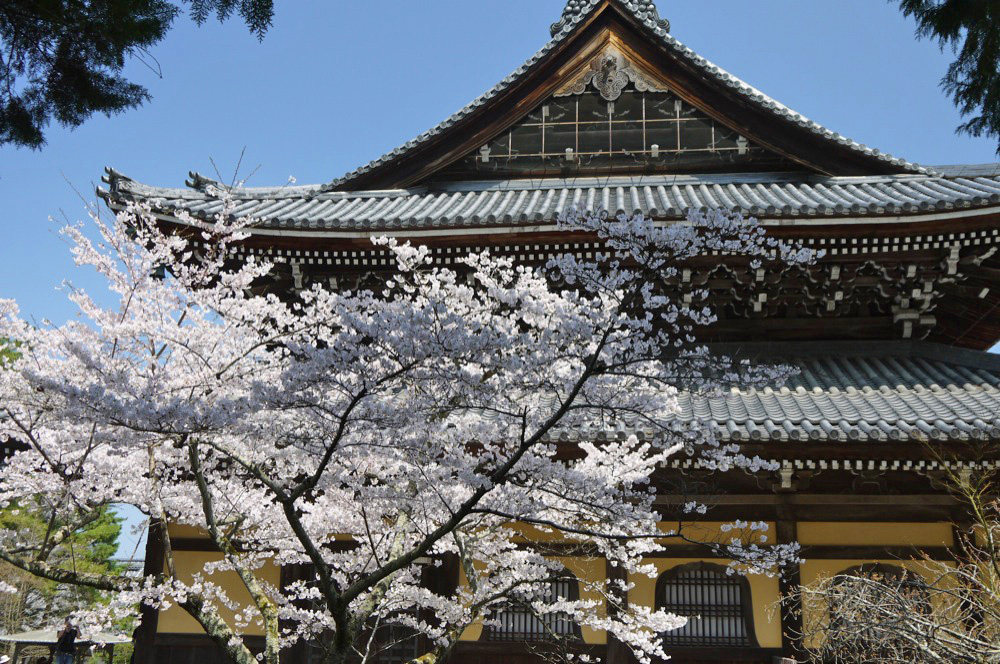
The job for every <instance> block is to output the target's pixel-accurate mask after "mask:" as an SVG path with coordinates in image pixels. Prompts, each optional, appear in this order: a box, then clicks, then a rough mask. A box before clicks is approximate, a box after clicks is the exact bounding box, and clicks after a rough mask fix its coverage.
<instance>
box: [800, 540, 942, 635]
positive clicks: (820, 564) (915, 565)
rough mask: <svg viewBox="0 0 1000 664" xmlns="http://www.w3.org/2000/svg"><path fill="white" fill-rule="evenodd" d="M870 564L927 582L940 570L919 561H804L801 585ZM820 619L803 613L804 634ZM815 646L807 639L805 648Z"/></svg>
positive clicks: (807, 611) (933, 579)
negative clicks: (909, 573)
mask: <svg viewBox="0 0 1000 664" xmlns="http://www.w3.org/2000/svg"><path fill="white" fill-rule="evenodd" d="M870 564H880V565H889V566H893V567H902V568H904V569H906V570H908V571H910V572H912V573H914V574H919V575H920V576H922V577H924V579H926V580H927V581H928V582H933V581H935V580H936V579H937V578H938V576H939V573H940V568H939V569H938V570H937V571H935V570H934V569H931V568H930V567H928V566H927V564H926V563H924V562H921V561H919V560H898V559H866V560H861V559H844V560H806V561H804V562H803V563H802V565H801V571H802V574H801V579H802V585H803V586H804V587H809V586H811V585H813V584H815V583H817V582H819V581H821V580H823V579H829V578H830V577H833V576H836V575H837V574H841V573H842V572H845V571H847V570H849V569H852V568H855V567H858V566H860V565H870ZM937 564H939V565H948V564H947V563H937ZM813 609H814V610H820V611H822V610H826V609H824V608H822V607H820V606H818V605H817V606H815V607H813ZM820 619H822V617H821V616H816V615H811V614H810V611H809V610H805V611H803V616H802V620H803V623H804V625H805V630H806V633H807V634H808V633H810V632H812V631H814V630H815V628H816V624H817V622H816V621H817V620H820ZM813 645H815V643H814V639H807V641H806V646H807V647H812V646H813Z"/></svg>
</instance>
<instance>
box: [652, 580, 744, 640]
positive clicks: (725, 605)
mask: <svg viewBox="0 0 1000 664" xmlns="http://www.w3.org/2000/svg"><path fill="white" fill-rule="evenodd" d="M656 599H657V608H661V609H665V610H666V611H668V612H670V613H673V614H676V615H679V616H685V617H687V618H689V620H688V623H687V624H686V625H685V626H684V627H681V628H680V629H676V630H673V631H670V632H667V633H666V634H664V635H663V643H664V645H667V646H723V647H741V646H756V645H757V644H756V638H755V636H754V634H753V624H752V621H751V620H750V616H751V615H752V607H753V605H752V602H751V599H750V587H749V584H748V583H747V580H746V579H745V578H743V577H742V576H739V575H735V574H728V573H727V570H726V568H725V567H722V566H720V565H710V564H707V563H694V564H691V565H681V566H680V567H675V568H674V569H672V570H669V571H667V572H665V573H664V574H663V575H662V576H660V579H659V581H658V582H657V598H656Z"/></svg>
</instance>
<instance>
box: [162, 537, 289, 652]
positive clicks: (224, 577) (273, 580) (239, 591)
mask: <svg viewBox="0 0 1000 664" xmlns="http://www.w3.org/2000/svg"><path fill="white" fill-rule="evenodd" d="M219 560H222V554H221V553H217V552H212V551H175V552H174V563H175V565H176V567H177V575H178V576H179V577H180V578H181V580H183V581H185V582H190V581H191V580H192V579H193V578H194V574H195V573H196V572H199V571H201V570H203V569H204V566H205V564H206V563H209V562H215V561H219ZM164 571H166V570H164ZM256 573H257V577H258V578H259V579H261V580H262V581H264V582H266V583H268V584H272V585H274V586H275V587H277V586H278V584H279V583H280V581H281V570H280V569H279V568H278V567H276V566H274V565H267V566H265V567H262V568H260V569H258V570H257V571H256ZM207 578H208V579H209V580H211V581H212V582H214V583H216V584H218V585H219V586H221V587H222V588H223V589H225V591H226V592H227V594H228V596H229V597H230V598H231V599H233V600H234V601H237V602H239V603H240V604H241V605H243V606H245V607H252V606H253V600H252V599H251V598H250V593H248V592H247V590H246V588H245V587H244V586H243V582H242V581H240V578H239V577H238V576H237V575H236V573H235V572H216V573H215V574H212V575H211V576H209V577H207ZM219 614H220V615H221V616H222V618H223V619H224V620H225V621H226V622H227V623H229V624H230V625H231V624H233V623H232V619H233V615H234V614H233V612H232V611H230V610H228V609H226V608H225V607H220V610H219ZM254 615H256V610H254ZM156 631H157V632H159V633H161V634H202V633H203V630H202V629H201V625H199V624H198V623H197V622H195V620H194V618H192V617H191V616H190V615H188V613H187V612H186V611H185V610H184V609H182V608H180V607H178V606H176V605H173V606H171V607H170V608H169V609H167V610H166V611H161V612H160V617H159V621H158V622H157V626H156ZM245 633H246V634H247V635H249V636H263V634H264V631H263V629H262V628H260V627H259V626H256V625H253V624H251V625H250V626H249V627H247V629H246V631H245Z"/></svg>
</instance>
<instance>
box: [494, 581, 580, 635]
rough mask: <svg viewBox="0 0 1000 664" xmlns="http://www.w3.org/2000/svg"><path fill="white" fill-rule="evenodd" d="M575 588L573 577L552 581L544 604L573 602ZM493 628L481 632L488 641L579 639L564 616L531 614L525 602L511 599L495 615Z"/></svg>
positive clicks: (572, 625)
mask: <svg viewBox="0 0 1000 664" xmlns="http://www.w3.org/2000/svg"><path fill="white" fill-rule="evenodd" d="M578 597H579V589H578V587H577V580H576V579H575V578H563V579H556V580H553V581H551V582H549V584H548V590H547V593H546V596H545V598H544V599H545V601H556V600H557V599H567V600H575V599H577V598H578ZM495 620H496V622H497V624H496V625H490V626H489V627H487V628H486V629H485V630H484V632H483V638H485V639H487V640H489V641H552V640H557V639H576V638H579V627H578V626H577V625H576V623H575V622H573V620H572V619H571V618H570V616H569V615H568V614H566V613H546V614H544V615H538V614H537V613H535V612H534V611H533V610H532V608H531V606H530V604H529V603H528V601H526V600H512V601H511V602H510V604H509V605H508V606H507V607H505V608H504V609H503V610H502V611H500V612H498V613H497V615H496V616H495Z"/></svg>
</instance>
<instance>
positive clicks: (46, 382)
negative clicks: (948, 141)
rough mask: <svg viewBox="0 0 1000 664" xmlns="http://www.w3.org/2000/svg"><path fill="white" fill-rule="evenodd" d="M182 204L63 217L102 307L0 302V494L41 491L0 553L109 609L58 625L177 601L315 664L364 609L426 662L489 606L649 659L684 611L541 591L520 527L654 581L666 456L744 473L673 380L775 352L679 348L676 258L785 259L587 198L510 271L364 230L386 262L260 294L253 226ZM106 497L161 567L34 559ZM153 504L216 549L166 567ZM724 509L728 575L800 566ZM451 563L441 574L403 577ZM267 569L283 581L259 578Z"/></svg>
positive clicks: (683, 313) (723, 374)
mask: <svg viewBox="0 0 1000 664" xmlns="http://www.w3.org/2000/svg"><path fill="white" fill-rule="evenodd" d="M218 193H219V195H220V196H223V197H225V196H226V195H227V194H226V192H218ZM182 221H183V222H184V224H185V226H186V228H187V229H188V231H187V232H168V231H167V230H165V229H164V228H161V227H160V226H158V224H157V222H156V221H155V218H154V216H153V214H152V211H151V210H150V209H149V208H148V207H144V206H142V205H139V204H135V205H131V206H130V207H128V209H127V210H125V211H124V212H122V213H120V214H119V215H118V216H117V217H116V218H114V219H110V220H103V219H101V218H100V216H99V215H96V216H95V219H94V228H96V232H90V231H87V230H86V229H85V228H84V227H83V226H71V227H68V228H66V229H65V231H64V232H65V234H66V235H67V236H68V238H69V240H70V244H71V246H72V247H73V252H74V255H75V259H76V261H77V263H78V264H79V265H81V266H88V267H91V268H94V269H96V270H97V271H98V272H99V273H100V274H101V275H103V277H104V278H105V279H106V280H107V284H108V287H109V289H110V292H111V293H112V295H113V298H112V299H113V300H114V305H113V306H105V305H103V304H102V303H101V302H100V301H99V300H98V299H96V298H95V297H92V296H91V295H90V294H88V293H86V292H83V291H81V290H71V292H70V294H69V297H70V298H71V299H72V300H73V302H74V303H75V304H76V305H77V306H78V307H79V311H80V316H79V318H78V319H77V320H73V321H70V322H68V323H66V324H64V325H52V324H43V325H40V326H33V325H30V324H28V323H27V322H25V321H24V320H22V318H21V317H20V315H19V313H18V309H17V307H16V305H15V304H14V303H13V302H10V301H0V338H8V339H17V340H18V343H19V353H18V354H16V356H11V357H6V358H5V359H4V360H3V366H2V370H0V435H6V436H9V437H11V438H14V439H17V440H19V441H21V442H23V443H24V444H25V446H26V447H27V449H26V450H25V451H22V452H18V453H16V454H15V455H14V456H13V458H12V459H11V460H10V461H9V463H8V464H7V465H6V466H5V467H3V469H2V470H0V506H3V505H8V504H13V503H14V502H16V501H18V500H22V499H23V498H24V497H26V496H39V495H44V496H45V504H46V505H47V506H48V507H49V509H50V512H51V518H52V523H53V524H57V525H54V526H53V527H52V528H50V529H48V531H47V532H45V533H44V535H43V536H41V537H36V538H28V537H27V535H26V534H25V533H23V532H18V531H17V530H5V531H2V532H0V560H3V561H5V562H7V563H9V564H11V565H14V566H16V567H18V568H21V569H23V570H26V571H28V572H31V573H33V574H36V575H38V576H40V577H43V578H46V579H50V580H53V581H57V582H60V583H70V584H78V585H83V586H89V587H92V588H96V589H100V590H102V591H105V592H107V593H108V594H109V596H110V597H111V598H112V601H111V602H109V604H108V605H107V607H106V608H105V609H104V610H102V611H101V612H96V611H95V612H92V613H90V614H88V615H86V616H81V617H82V618H84V619H85V620H86V621H87V624H92V625H93V626H99V625H101V624H107V623H108V622H109V621H111V620H113V619H115V618H116V617H117V616H119V615H120V614H123V613H130V612H133V611H134V610H135V607H136V606H137V605H145V606H149V607H153V608H156V609H166V608H168V607H170V606H171V605H176V606H178V607H180V608H181V609H183V610H184V611H186V612H187V613H188V614H189V615H190V616H192V617H193V618H194V619H195V620H196V621H197V622H198V623H199V624H200V625H201V627H202V628H203V629H204V630H205V632H206V633H207V634H208V636H209V637H211V639H212V640H213V641H214V642H215V643H217V644H218V645H219V646H220V647H221V648H223V649H224V650H225V651H226V652H227V653H228V655H229V656H230V657H231V658H232V659H233V661H235V662H239V663H240V664H249V663H250V662H253V661H257V660H256V659H255V653H252V652H251V651H250V650H249V649H248V648H247V647H246V646H245V645H244V642H243V640H242V639H241V636H242V635H243V634H244V633H245V632H246V630H247V629H248V628H249V627H250V626H251V625H255V626H257V627H258V628H260V629H262V630H263V632H264V634H265V635H266V639H265V643H266V647H265V650H264V652H263V653H261V654H260V659H261V660H262V661H265V662H268V663H269V664H277V662H278V654H279V652H281V651H282V650H283V649H285V648H288V647H290V646H291V645H293V644H295V643H296V642H298V641H300V640H309V641H312V642H316V643H319V644H321V647H322V656H323V657H324V661H326V662H330V663H336V664H340V663H341V662H344V661H346V660H347V659H348V658H349V657H351V658H357V657H359V656H360V657H361V658H362V659H365V658H367V657H368V656H369V655H371V654H372V643H373V639H372V638H371V635H372V634H373V633H374V632H375V630H376V629H377V628H378V626H380V625H383V626H384V625H393V626H398V627H401V628H405V629H407V630H409V631H411V632H414V633H419V634H422V635H424V636H425V637H426V639H424V640H422V642H426V643H428V644H429V646H428V651H427V652H426V653H424V654H423V656H422V657H421V658H420V660H419V661H421V662H426V663H430V662H436V661H440V660H441V659H442V658H444V657H445V656H447V655H448V654H449V652H450V651H451V649H452V648H453V646H454V645H455V643H456V641H457V640H458V639H459V637H460V635H461V634H462V632H463V630H465V629H466V628H467V627H469V626H470V625H473V624H476V623H480V622H482V623H486V624H491V622H493V623H495V622H496V621H497V620H498V616H500V615H501V614H502V612H503V611H504V610H505V607H508V606H509V605H510V603H511V602H513V601H517V602H521V603H523V604H526V605H528V606H530V607H531V609H532V610H533V611H534V612H535V613H536V614H538V615H539V616H561V617H564V618H567V619H570V620H572V621H574V622H575V623H577V624H579V625H581V626H585V627H590V628H595V629H599V630H606V631H607V632H608V633H609V634H611V635H613V637H614V638H616V639H617V640H619V641H620V642H622V643H623V644H625V645H626V646H627V647H628V648H630V649H631V650H632V651H633V652H634V653H635V655H636V656H637V657H638V658H639V660H640V661H643V662H648V661H649V660H650V659H651V658H652V657H663V656H664V652H663V650H662V648H661V645H660V639H659V636H658V635H659V634H662V633H663V632H665V631H667V630H670V629H673V628H676V627H678V626H680V625H681V624H683V622H684V619H683V618H679V617H676V616H673V615H669V614H667V613H665V612H663V611H659V610H653V609H651V608H647V607H642V606H637V605H635V604H626V603H624V602H622V601H621V600H620V598H621V597H622V595H623V593H625V592H627V591H628V589H629V587H630V585H629V583H628V582H627V581H622V580H616V579H609V580H599V581H594V580H587V579H584V580H581V584H582V585H583V586H584V590H585V591H586V592H582V593H581V594H580V598H578V599H572V600H571V599H570V598H568V597H560V596H557V595H554V594H553V593H551V592H549V588H550V587H551V581H552V580H553V579H556V578H559V577H560V575H562V574H564V573H565V572H564V570H563V568H562V566H561V565H560V564H559V563H558V561H556V560H554V559H553V558H552V557H548V556H546V551H545V547H543V546H539V545H538V542H539V541H540V540H546V541H550V540H557V541H558V542H559V543H560V545H561V547H562V549H560V550H561V551H564V552H572V551H576V552H577V554H572V553H570V554H566V555H587V556H594V557H599V558H602V559H606V560H607V561H609V562H610V564H611V565H613V566H614V567H616V568H620V569H623V570H624V571H627V572H628V573H631V574H633V575H637V574H646V575H654V574H655V570H654V569H653V567H652V566H651V565H649V564H648V563H647V562H644V557H645V556H648V555H649V554H652V553H655V552H658V551H661V550H662V549H663V547H664V545H665V544H666V543H667V541H668V540H669V539H670V538H678V537H684V536H685V535H684V533H683V532H678V531H676V530H670V529H669V527H668V526H665V525H664V524H663V523H662V517H661V515H660V514H659V513H658V511H657V508H656V505H655V504H654V502H655V498H656V482H655V478H654V474H655V473H656V471H657V469H658V468H660V467H661V466H662V464H663V463H664V462H665V461H666V460H667V459H668V458H669V457H671V456H672V455H678V454H686V455H691V456H697V457H699V458H700V459H701V461H702V463H704V464H707V465H708V466H709V467H711V468H715V469H718V470H720V471H724V470H728V469H732V468H737V467H742V468H746V469H748V470H751V471H753V470H761V469H764V468H766V464H765V463H764V462H763V461H761V460H759V459H755V458H748V457H746V456H743V455H741V454H740V453H739V450H738V449H737V448H735V447H733V446H731V445H728V444H723V443H721V442H720V441H719V440H717V439H716V437H715V435H714V434H713V430H712V429H711V428H710V427H709V426H708V425H707V423H702V422H697V421H690V420H689V419H684V418H681V417H680V416H679V415H680V414H679V405H678V404H679V401H678V394H679V390H687V391H691V392H710V391H713V390H717V389H720V388H725V389H729V387H731V386H732V385H734V384H737V383H750V384H755V383H756V384H760V383H766V384H775V382H780V380H781V379H782V376H783V375H784V370H782V369H780V368H755V367H750V366H748V365H745V364H741V363H739V362H733V361H723V360H720V359H719V358H712V357H711V356H710V355H709V354H708V353H707V351H705V350H704V349H702V348H700V347H698V346H697V345H696V344H695V332H696V330H697V328H699V327H701V326H703V325H705V324H708V323H710V322H711V321H712V320H714V318H713V314H712V312H711V310H710V309H709V308H708V307H707V306H705V297H706V293H704V292H700V291H697V290H692V289H688V288H687V287H686V286H685V284H684V283H683V282H684V280H683V279H681V278H680V276H679V268H678V266H679V265H681V264H683V262H684V261H686V260H688V259H691V258H694V257H697V256H704V255H706V254H709V253H713V252H714V253H719V254H727V255H728V256H729V258H727V260H739V261H746V262H752V263H760V264H766V263H774V262H807V261H810V260H813V259H814V258H815V257H814V256H813V255H812V254H811V253H810V252H808V251H806V250H803V249H801V248H800V247H796V246H790V245H787V244H783V243H781V242H778V241H776V240H774V239H772V238H770V237H768V236H767V235H766V234H765V233H764V230H763V229H762V228H761V227H760V226H759V225H758V224H757V223H756V222H755V221H753V220H744V219H742V218H741V217H740V216H739V215H734V214H728V213H722V212H716V213H707V214H694V215H692V216H691V217H690V218H689V220H688V222H687V223H680V224H672V225H659V224H656V223H653V222H651V221H649V220H645V219H641V218H624V217H622V218H618V219H615V218H606V217H604V216H596V217H595V216H591V217H586V218H580V219H576V218H572V219H569V220H566V221H564V224H565V225H566V226H567V228H566V229H565V230H566V232H567V233H572V232H586V233H591V234H596V235H598V236H600V238H601V239H602V240H603V242H604V244H605V245H606V247H607V251H606V255H602V256H599V257H597V258H595V259H593V260H586V261H585V260H582V259H579V258H575V257H573V256H568V255H567V256H561V257H557V258H555V259H552V260H551V261H549V263H548V264H547V265H546V266H545V267H544V268H533V267H526V266H522V265H517V264H515V263H513V262H512V261H511V260H509V259H505V258H498V257H496V256H493V255H491V254H489V253H487V252H484V253H480V254H472V255H469V256H467V257H465V258H463V259H462V260H461V261H459V263H460V264H459V265H458V266H457V267H455V268H454V269H449V268H444V267H440V266H435V265H434V264H433V261H432V259H431V255H430V253H429V251H428V250H427V249H426V248H424V247H419V246H411V245H410V244H407V243H401V242H397V241H396V240H393V239H390V238H377V239H375V240H373V242H374V244H375V245H376V246H377V247H380V248H381V250H383V251H384V252H385V254H386V256H387V257H389V258H391V259H392V260H393V261H394V262H395V266H396V269H395V271H394V272H393V275H392V277H391V278H389V279H387V280H385V281H384V283H381V284H380V285H379V286H378V287H377V288H373V289H356V290H341V291H334V290H330V289H327V288H324V287H321V286H313V287H310V288H307V289H305V290H302V291H301V292H297V293H294V294H284V295H282V296H279V295H278V294H275V293H269V292H265V291H264V290H262V289H261V288H260V287H259V286H260V284H261V283H262V282H263V281H264V280H266V278H267V275H268V274H269V273H270V272H271V270H272V269H274V267H275V266H274V265H272V264H270V263H268V262H264V261H261V260H257V259H253V258H251V259H249V260H246V261H242V262H238V263H237V262H234V261H233V260H232V258H231V257H232V256H233V252H232V251H231V250H232V249H233V247H234V246H235V245H236V244H238V243H239V242H241V241H242V240H244V239H245V238H246V237H247V235H248V233H249V231H250V229H251V227H252V224H253V221H252V220H251V219H234V218H232V216H231V215H230V214H228V213H223V214H221V215H219V216H218V217H217V218H215V219H214V220H213V221H211V222H204V221H199V220H197V219H195V218H188V217H185V218H183V219H182ZM91 236H93V239H92V237H91ZM123 502H124V503H130V504H133V505H136V506H137V507H139V509H140V510H142V511H143V512H144V513H145V514H147V515H148V516H149V518H150V520H151V523H152V524H153V526H152V527H154V528H160V529H162V534H163V535H164V537H163V541H164V543H165V549H166V551H165V571H164V573H162V574H156V575H153V576H149V577H146V578H143V579H139V580H134V579H120V578H111V577H108V576H105V575H101V574H96V573H88V572H85V571H81V570H74V569H71V568H67V567H64V566H60V565H58V564H57V563H56V562H55V561H54V560H52V559H51V558H50V553H51V552H52V551H53V550H54V549H55V548H57V547H59V546H60V544H62V543H64V542H66V541H68V540H71V539H72V538H73V537H74V536H75V533H76V527H75V524H78V523H83V522H86V520H87V519H88V518H92V515H93V514H94V513H95V512H96V511H98V510H101V509H103V508H105V507H106V506H107V505H109V504H111V503H123ZM687 509H689V510H698V509H699V507H698V505H697V504H696V503H692V504H690V505H688V506H687ZM168 523H169V524H177V525H182V526H193V527H196V528H198V529H199V530H200V531H202V532H204V533H205V535H206V536H207V537H209V538H210V539H211V541H212V542H213V543H214V545H215V546H216V547H217V548H218V550H219V551H220V552H221V560H220V561H219V562H215V563H211V564H207V565H205V566H204V568H203V569H198V570H196V573H195V574H194V576H193V578H189V577H188V576H182V575H181V574H180V572H179V570H178V568H177V564H176V561H175V559H174V555H173V554H172V551H171V549H170V546H169V543H170V539H169V537H167V536H166V527H167V526H166V524H168ZM734 527H735V530H733V532H734V533H735V532H736V531H737V530H742V531H744V532H746V533H751V534H752V537H751V536H750V535H748V536H745V537H740V536H734V537H733V539H732V541H731V542H729V543H726V544H720V545H716V546H718V547H719V549H720V552H721V553H724V554H725V555H727V556H729V557H731V558H733V559H734V560H736V561H738V562H737V563H734V564H735V565H736V567H738V568H739V569H740V571H744V572H753V573H770V572H772V571H773V569H774V566H775V565H776V564H779V563H780V562H781V561H782V560H783V559H785V558H788V557H793V556H794V555H795V547H794V546H774V547H769V546H762V545H761V541H763V540H764V539H765V538H764V536H763V535H762V534H761V533H760V529H761V528H762V526H761V525H760V524H745V523H742V524H734ZM446 560H452V561H457V565H458V566H459V567H460V568H461V570H462V572H463V577H464V582H463V583H461V584H459V585H458V586H457V587H451V588H448V589H445V590H442V589H440V588H437V587H436V586H435V585H434V584H427V583H424V582H423V579H422V577H424V576H425V575H427V574H430V575H433V574H434V571H435V569H436V568H437V567H439V566H441V565H442V562H443V561H446ZM274 565H281V566H297V567H296V569H300V570H305V572H304V573H303V574H301V575H299V576H300V579H299V580H298V581H295V582H294V583H290V584H286V587H275V586H274V585H273V584H272V583H269V582H268V581H267V579H268V578H271V577H270V576H268V575H267V574H265V573H264V572H265V571H266V570H267V569H269V568H272V567H271V566H274ZM428 567H429V569H428ZM272 569H273V568H272ZM223 572H228V573H230V574H235V575H236V576H237V577H238V579H239V581H240V583H241V586H242V589H243V590H245V591H246V592H247V593H248V594H249V597H250V598H251V599H252V603H251V605H250V606H242V605H241V604H240V602H238V601H237V600H236V599H234V597H232V596H230V595H229V594H228V593H227V591H226V589H225V587H224V584H222V583H221V582H220V580H219V578H220V574H221V573H223ZM621 576H622V577H623V578H628V576H627V575H621ZM437 585H440V584H437Z"/></svg>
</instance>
